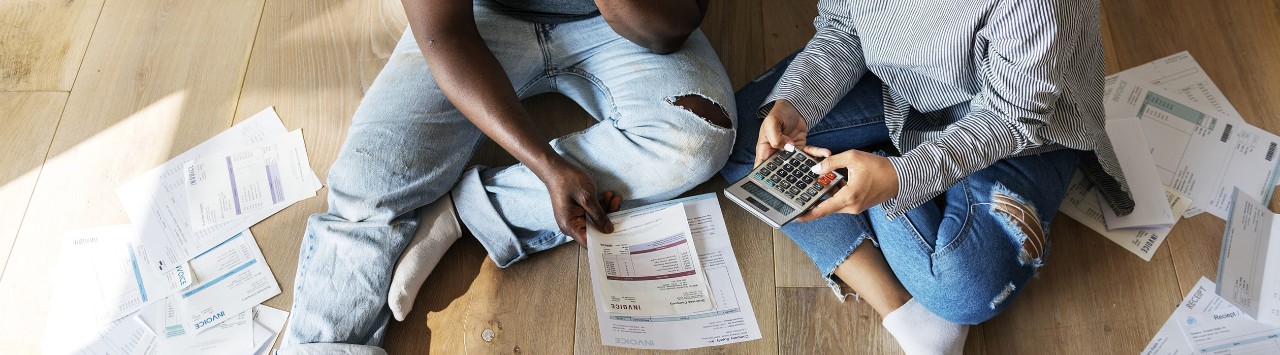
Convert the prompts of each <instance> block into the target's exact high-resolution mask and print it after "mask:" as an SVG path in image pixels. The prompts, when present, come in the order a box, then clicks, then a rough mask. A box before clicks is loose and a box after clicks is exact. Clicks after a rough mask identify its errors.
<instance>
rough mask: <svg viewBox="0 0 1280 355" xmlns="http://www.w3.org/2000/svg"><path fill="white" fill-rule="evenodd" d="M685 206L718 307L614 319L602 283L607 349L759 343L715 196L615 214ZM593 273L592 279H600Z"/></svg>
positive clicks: (599, 311)
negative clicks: (606, 309) (611, 347)
mask: <svg viewBox="0 0 1280 355" xmlns="http://www.w3.org/2000/svg"><path fill="white" fill-rule="evenodd" d="M680 204H683V205H684V210H685V215H686V216H687V217H688V226H689V230H690V231H691V232H692V234H693V244H694V246H695V249H696V250H697V251H698V259H699V260H700V261H701V262H702V266H703V270H704V271H705V272H706V273H707V281H708V283H709V285H710V288H711V295H712V297H713V298H714V299H715V302H714V305H715V308H713V309H711V310H708V311H704V312H698V313H692V314H685V315H680V316H623V315H610V314H609V313H608V312H606V311H605V305H604V299H603V298H601V294H600V287H599V286H600V284H599V283H597V282H592V284H591V288H592V290H593V293H594V297H595V308H596V319H597V321H598V322H599V326H600V328H599V329H600V340H601V342H602V343H603V344H604V345H610V346H621V347H628V348H641V349H666V350H677V349H690V348H697V347H704V346H716V345H726V344H732V343H738V342H744V341H748V340H755V339H760V337H761V335H760V325H759V323H758V322H756V316H755V310H754V309H753V308H752V307H751V300H750V298H749V297H748V296H747V288H746V284H745V283H744V282H743V280H742V272H741V270H740V269H739V268H738V259H737V258H736V257H735V256H734V253H733V245H732V244H731V243H730V240H729V230H728V228H726V227H725V223H724V216H723V215H722V214H721V212H720V202H719V200H717V198H716V195H715V194H710V193H709V194H702V195H698V196H692V197H686V198H682V199H678V200H673V201H667V202H662V203H658V204H654V205H649V206H644V207H639V208H635V209H631V210H627V211H620V212H617V213H616V214H615V215H625V214H639V213H644V212H650V211H655V210H659V209H662V208H667V207H670V206H673V205H680ZM612 216H613V215H611V218H612ZM594 270H595V269H594V268H593V272H592V278H593V281H594V280H595V278H598V277H599V276H598V275H597V273H596V272H595V271H594Z"/></svg>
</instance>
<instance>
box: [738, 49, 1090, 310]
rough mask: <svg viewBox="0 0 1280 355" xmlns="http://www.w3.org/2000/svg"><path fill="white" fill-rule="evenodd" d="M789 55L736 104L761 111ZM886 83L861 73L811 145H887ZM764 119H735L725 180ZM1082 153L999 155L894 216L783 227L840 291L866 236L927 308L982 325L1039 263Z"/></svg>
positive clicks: (743, 161) (744, 159)
mask: <svg viewBox="0 0 1280 355" xmlns="http://www.w3.org/2000/svg"><path fill="white" fill-rule="evenodd" d="M792 57H794V55H793V56H792ZM790 62H791V58H787V59H784V60H783V61H782V62H781V63H778V64H777V66H775V67H774V68H773V69H772V70H770V71H769V72H767V73H765V74H764V75H763V76H761V77H760V78H757V79H756V80H755V81H753V82H752V83H750V84H747V86H745V87H743V88H742V89H741V90H739V91H738V93H737V102H738V112H744V113H745V112H755V111H756V109H757V108H759V107H760V106H761V104H763V102H762V101H764V99H765V97H767V96H768V94H769V92H770V90H772V89H773V87H774V86H775V85H776V83H777V82H778V80H779V78H780V77H781V76H782V73H783V72H784V71H785V69H786V66H787V65H788V64H789V63H790ZM882 90H883V84H882V83H881V82H880V80H879V79H878V78H876V77H875V76H874V75H873V74H871V73H867V74H866V75H864V76H863V78H862V79H861V80H860V81H859V82H858V84H857V85H855V87H854V88H853V89H852V90H851V91H850V92H849V93H848V94H847V95H846V96H845V97H844V98H843V99H841V101H840V102H839V103H838V104H837V105H836V106H835V108H834V109H832V110H831V112H830V113H828V114H827V116H826V117H824V118H823V119H822V121H821V122H819V123H818V124H817V125H815V126H814V127H812V128H811V129H809V132H808V137H807V139H808V142H807V143H808V144H809V145H813V146H818V147H823V148H828V149H831V150H832V152H842V151H846V150H851V149H863V150H868V149H869V148H872V147H876V146H883V145H885V144H888V143H890V142H891V141H890V139H889V131H888V128H887V127H886V126H885V124H884V107H883V101H882V95H883V91H882ZM761 121H762V118H760V117H756V116H755V115H745V114H744V116H743V117H740V118H739V120H738V122H739V127H738V132H739V134H740V137H738V141H737V143H736V144H735V145H734V148H733V153H732V154H731V155H730V157H729V162H728V164H726V165H725V167H724V168H723V170H721V173H722V174H723V175H724V177H725V178H726V179H727V180H729V181H737V180H738V179H741V178H742V177H744V176H746V175H747V173H749V172H750V171H751V168H752V164H753V163H754V161H755V144H756V137H757V135H758V132H759V130H760V124H761ZM1077 154H1078V153H1077V151H1075V150H1069V149H1063V150H1057V151H1053V152H1048V153H1044V154H1039V155H1029V156H1022V157H1016V158H1007V159H1004V160H1000V161H998V162H996V163H995V164H992V165H991V166H989V167H987V168H985V169H982V170H978V171H977V172H974V173H973V174H970V175H969V176H968V177H967V178H965V179H962V180H960V181H959V182H957V183H956V184H955V185H953V186H952V187H951V188H950V189H948V190H947V191H945V192H944V193H942V194H941V195H939V196H938V197H937V198H935V199H934V201H933V203H926V204H924V205H922V206H920V207H916V208H915V209H912V210H910V211H909V212H907V213H906V214H905V215H903V216H900V217H897V218H893V219H890V218H888V217H887V216H886V214H885V212H884V210H883V209H881V208H880V207H879V206H877V207H873V208H871V209H869V210H867V211H866V212H863V213H861V214H857V215H852V214H833V215H829V216H826V217H823V218H820V219H817V220H814V221H810V222H792V223H788V224H786V225H784V226H783V227H782V231H783V232H785V233H786V234H787V236H789V237H790V238H791V240H792V241H794V242H795V243H796V244H797V245H799V246H800V248H801V249H803V250H804V251H805V253H807V254H808V255H809V257H810V258H811V259H812V260H813V262H814V263H815V264H816V265H817V267H818V270H819V271H821V272H822V275H823V276H824V277H826V279H827V280H828V282H829V284H830V286H831V287H832V288H833V290H834V291H835V292H836V294H837V295H842V293H841V291H840V288H839V285H838V284H837V283H836V282H835V280H834V279H833V278H832V273H834V272H835V269H836V266H838V265H840V264H841V263H843V262H844V260H845V258H847V257H848V256H849V255H850V254H851V253H852V252H853V250H854V249H855V248H857V247H858V246H859V245H860V244H862V242H863V241H866V240H869V241H871V242H872V243H873V245H875V246H878V247H879V248H880V250H881V252H883V253H884V257H885V259H886V260H887V261H888V262H889V266H890V268H892V269H893V273H894V274H895V275H896V276H897V277H898V279H899V280H901V281H902V284H903V286H906V288H907V290H908V291H909V292H911V295H912V296H913V297H915V298H916V300H917V301H918V302H920V303H921V304H923V305H924V306H925V307H927V308H928V309H929V310H930V311H933V312H934V313H936V314H937V315H939V316H941V317H942V318H944V319H946V320H949V321H952V322H956V323H962V324H976V323H980V322H983V321H985V320H987V319H990V318H992V317H994V316H996V315H997V314H999V313H1000V312H1001V311H1003V310H1004V309H1005V308H1006V307H1008V305H1009V303H1010V301H1011V300H1013V298H1014V297H1015V296H1017V295H1018V293H1020V292H1021V291H1022V290H1023V288H1024V287H1025V286H1026V284H1027V282H1028V281H1029V280H1030V279H1031V277H1032V276H1034V275H1035V272H1036V269H1037V268H1039V267H1040V266H1041V265H1042V264H1043V260H1044V256H1045V255H1046V252H1047V248H1048V246H1049V243H1048V239H1047V238H1046V236H1047V233H1048V231H1049V223H1050V222H1051V221H1052V220H1053V217H1054V215H1055V214H1057V210H1058V205H1059V204H1060V203H1061V202H1062V198H1063V196H1064V195H1065V194H1066V189H1067V184H1068V183H1069V182H1070V179H1071V175H1072V173H1073V172H1074V170H1075V166H1076V156H1077ZM854 178H856V177H854ZM841 297H842V298H843V296H841Z"/></svg>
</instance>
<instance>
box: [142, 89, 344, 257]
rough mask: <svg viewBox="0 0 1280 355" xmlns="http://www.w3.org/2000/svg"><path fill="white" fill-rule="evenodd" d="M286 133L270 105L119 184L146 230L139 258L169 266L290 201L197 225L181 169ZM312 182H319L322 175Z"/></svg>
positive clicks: (202, 250)
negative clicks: (208, 157)
mask: <svg viewBox="0 0 1280 355" xmlns="http://www.w3.org/2000/svg"><path fill="white" fill-rule="evenodd" d="M286 133H288V131H287V130H285V128H284V124H283V123H281V122H280V117H279V116H277V115H276V112H275V110H274V109H271V108H267V109H265V110H263V111H262V112H259V113H258V114H255V115H253V117H250V118H248V119H246V120H244V121H243V122H240V123H239V124H237V125H235V126H233V127H231V128H230V129H228V130H226V131H223V132H222V133H220V134H218V135H217V136H214V137H213V138H210V139H209V140H208V141H205V142H204V143H201V144H200V145H198V146H196V147H194V148H191V149H190V150H188V151H186V152H184V153H182V154H181V155H178V156H177V157H174V158H173V159H170V160H169V161H168V162H166V163H164V165H161V166H159V167H156V168H154V169H151V170H150V171H147V172H146V173H144V174H142V175H140V176H138V177H135V178H133V179H131V180H129V181H128V182H126V183H125V184H124V185H121V186H120V187H119V188H117V189H116V196H118V197H119V198H120V202H121V203H122V204H123V205H124V210H125V213H127V214H128V215H129V219H130V220H131V221H133V225H134V227H135V228H137V229H138V233H139V234H140V235H141V236H142V246H143V250H144V253H143V254H142V255H139V258H140V259H142V260H146V261H147V264H148V265H150V266H151V268H154V269H158V270H162V271H167V270H169V269H170V268H172V267H174V266H175V265H178V264H180V263H182V262H183V261H187V260H189V259H191V257H193V256H195V255H196V254H200V253H201V252H204V251H205V250H209V248H212V247H213V246H214V245H218V243H222V241H224V240H227V238H231V236H233V235H236V233H240V231H243V230H246V229H249V227H250V226H252V225H254V224H256V223H258V222H259V221H262V220H263V219H266V218H267V217H269V216H271V215H272V214H274V213H276V212H279V211H280V210H282V209H284V208H285V207H287V206H286V205H287V204H286V205H279V206H275V207H273V208H268V209H266V210H262V211H258V212H253V213H250V214H248V215H246V216H244V217H241V218H237V219H234V220H231V221H227V222H226V223H222V224H219V225H215V226H212V227H208V228H204V229H197V228H194V227H193V226H192V223H191V214H190V212H188V211H187V204H188V202H187V188H186V182H187V180H186V176H185V174H184V172H183V170H182V165H183V164H185V163H186V162H188V161H191V160H195V159H198V158H200V157H203V156H206V155H210V154H216V153H219V152H227V151H237V150H241V149H243V148H245V147H249V146H252V145H254V144H256V143H260V142H264V141H266V140H267V139H270V138H273V137H277V136H280V135H282V134H286ZM312 176H314V174H312ZM312 185H313V186H320V180H319V178H316V179H314V180H313V181H312ZM293 202H296V201H293ZM290 203H292V202H290Z"/></svg>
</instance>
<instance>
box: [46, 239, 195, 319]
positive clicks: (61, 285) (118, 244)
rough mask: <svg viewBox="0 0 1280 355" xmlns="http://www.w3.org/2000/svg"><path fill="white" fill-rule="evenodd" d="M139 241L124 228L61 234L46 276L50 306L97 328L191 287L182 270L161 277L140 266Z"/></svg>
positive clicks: (178, 269)
mask: <svg viewBox="0 0 1280 355" xmlns="http://www.w3.org/2000/svg"><path fill="white" fill-rule="evenodd" d="M139 241H140V240H139V239H138V235H137V231H136V230H135V229H134V228H133V227H132V226H129V225H120V226H111V227H101V228H90V229H80V230H72V231H68V232H66V233H65V234H64V236H63V243H62V255H61V257H60V259H59V262H58V264H57V265H56V266H55V269H54V273H53V275H52V276H53V277H54V280H53V284H54V289H55V293H56V295H55V296H54V300H55V302H53V303H52V305H53V306H54V307H57V308H61V309H64V310H74V311H73V313H75V314H76V318H77V321H78V322H85V323H88V324H89V325H92V326H100V325H105V324H107V323H110V322H112V321H115V320H117V319H120V318H123V317H125V316H127V315H129V314H132V313H134V312H135V311H137V310H139V309H142V308H143V306H145V305H147V304H149V303H153V302H156V301H159V300H161V299H164V298H165V297H168V296H169V295H170V294H173V293H174V292H177V291H178V290H179V289H182V288H183V287H186V286H188V285H190V284H191V282H192V281H191V277H190V275H189V272H188V271H187V267H185V266H179V267H177V268H174V269H173V270H170V271H169V272H167V273H163V274H162V273H160V272H158V271H155V270H152V269H151V268H148V267H146V265H145V264H142V262H141V261H140V260H139V259H138V257H137V254H138V250H139V249H138V247H139V246H138V244H139Z"/></svg>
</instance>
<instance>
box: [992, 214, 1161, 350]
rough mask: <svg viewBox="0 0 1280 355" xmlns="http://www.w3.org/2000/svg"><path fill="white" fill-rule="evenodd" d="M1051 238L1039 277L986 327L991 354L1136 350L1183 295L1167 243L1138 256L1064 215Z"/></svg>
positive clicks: (1141, 346)
mask: <svg viewBox="0 0 1280 355" xmlns="http://www.w3.org/2000/svg"><path fill="white" fill-rule="evenodd" d="M1049 241H1050V243H1051V248H1050V251H1049V255H1048V256H1047V258H1046V260H1045V266H1044V267H1042V268H1040V275H1039V277H1038V278H1036V279H1033V280H1031V282H1030V283H1028V284H1027V286H1025V288H1026V289H1025V290H1024V291H1023V293H1022V294H1021V295H1019V296H1018V297H1017V298H1016V299H1015V300H1014V301H1013V302H1014V303H1013V304H1012V305H1011V306H1010V307H1009V308H1008V309H1007V310H1006V311H1005V312H1004V314H1002V315H1000V316H997V317H996V318H995V319H992V320H990V321H988V322H986V323H984V324H983V327H984V328H985V329H984V332H985V335H986V336H985V337H984V340H985V342H986V344H987V352H988V353H991V354H1025V353H1037V354H1106V353H1136V352H1139V351H1141V350H1142V348H1143V347H1144V346H1146V345H1147V342H1148V341H1149V340H1151V336H1152V335H1154V334H1155V331H1156V330H1157V329H1159V328H1160V325H1162V324H1164V321H1165V319H1167V318H1168V317H1169V313H1170V312H1171V311H1173V307H1174V306H1176V305H1177V303H1178V301H1179V300H1180V299H1181V298H1182V296H1181V295H1180V294H1179V291H1178V289H1177V279H1176V275H1175V274H1174V271H1173V262H1172V259H1171V258H1170V256H1169V252H1168V249H1167V248H1166V249H1161V250H1160V251H1159V252H1157V253H1156V255H1155V256H1154V257H1153V258H1152V259H1151V261H1150V262H1147V261H1143V260H1142V259H1141V258H1138V257H1137V256H1135V255H1133V254H1132V253H1130V252H1129V251H1127V250H1124V249H1123V248H1121V247H1120V246H1119V245H1116V244H1115V243H1113V242H1111V241H1110V240H1107V239H1106V238H1103V237H1102V236H1100V235H1097V234H1096V233H1094V232H1093V231H1091V230H1089V229H1088V228H1086V227H1084V226H1082V225H1080V223H1078V222H1076V221H1074V220H1071V219H1070V218H1067V217H1066V216H1063V215H1059V217H1057V218H1055V219H1054V221H1053V226H1052V229H1051V232H1050V234H1049ZM1050 345H1051V346H1050Z"/></svg>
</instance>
